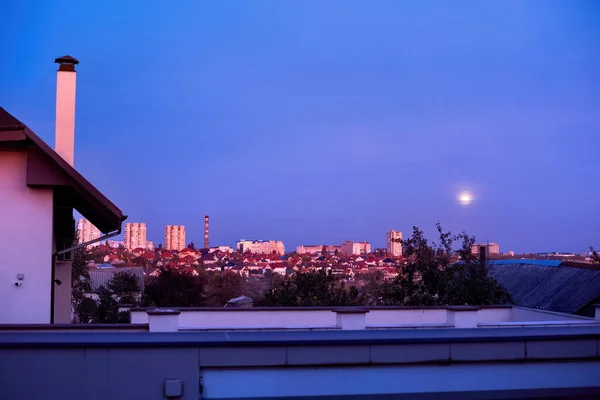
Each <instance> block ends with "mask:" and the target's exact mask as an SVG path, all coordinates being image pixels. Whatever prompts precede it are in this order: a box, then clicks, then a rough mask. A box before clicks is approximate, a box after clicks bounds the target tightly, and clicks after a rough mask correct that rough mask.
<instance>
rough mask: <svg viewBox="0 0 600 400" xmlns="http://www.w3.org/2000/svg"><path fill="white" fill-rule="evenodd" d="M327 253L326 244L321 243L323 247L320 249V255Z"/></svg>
mask: <svg viewBox="0 0 600 400" xmlns="http://www.w3.org/2000/svg"><path fill="white" fill-rule="evenodd" d="M327 254H329V252H328V251H327V246H325V245H323V248H322V249H321V255H322V256H326V255H327Z"/></svg>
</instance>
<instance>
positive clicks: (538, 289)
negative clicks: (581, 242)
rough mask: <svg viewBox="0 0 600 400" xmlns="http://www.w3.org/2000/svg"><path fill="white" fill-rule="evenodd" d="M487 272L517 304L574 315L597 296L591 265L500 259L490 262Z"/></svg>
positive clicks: (599, 283) (598, 281)
mask: <svg viewBox="0 0 600 400" xmlns="http://www.w3.org/2000/svg"><path fill="white" fill-rule="evenodd" d="M510 261H514V263H512V264H511V263H510ZM539 261H547V262H544V263H540V262H539ZM548 261H549V262H548ZM490 273H491V275H492V276H493V277H494V278H495V279H496V280H497V281H498V282H499V283H501V284H502V285H503V286H504V287H505V288H506V290H508V292H509V293H510V295H511V296H512V298H513V302H514V304H515V305H517V306H521V307H528V308H537V309H540V310H548V311H556V312H563V313H569V314H574V313H577V312H579V311H580V310H582V309H583V308H584V307H585V306H587V305H588V304H589V303H591V302H593V301H595V299H597V298H598V297H600V269H597V268H594V266H593V265H591V264H587V265H584V266H570V265H568V264H567V265H564V264H561V263H560V262H558V265H557V264H556V262H554V261H551V260H502V262H498V261H491V262H490Z"/></svg>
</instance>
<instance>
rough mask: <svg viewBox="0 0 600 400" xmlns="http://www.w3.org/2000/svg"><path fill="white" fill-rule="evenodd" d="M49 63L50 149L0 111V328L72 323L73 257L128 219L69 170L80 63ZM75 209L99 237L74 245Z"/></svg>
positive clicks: (67, 59) (67, 60)
mask: <svg viewBox="0 0 600 400" xmlns="http://www.w3.org/2000/svg"><path fill="white" fill-rule="evenodd" d="M55 61H56V63H58V64H59V68H58V73H57V92H56V132H55V147H54V148H51V147H50V146H49V145H48V144H46V143H45V142H44V141H43V140H42V139H40V137H39V136H38V135H36V134H35V133H34V132H33V131H32V130H31V129H30V128H29V127H28V126H27V125H26V124H24V123H23V122H21V121H20V120H18V119H17V118H16V117H14V116H13V115H12V114H10V113H9V112H8V111H6V110H5V109H4V108H1V107H0V188H1V189H0V237H2V240H1V241H0V266H1V267H0V282H3V284H4V285H5V286H4V287H3V289H1V290H0V303H1V304H2V312H0V324H1V323H5V324H6V323H38V324H41V323H70V322H71V264H72V260H73V252H74V251H75V250H76V249H77V248H80V247H86V246H89V245H91V244H95V243H99V242H100V241H106V240H107V239H108V238H110V237H112V236H116V235H117V234H119V233H121V224H122V222H123V221H124V220H125V218H126V216H125V215H123V213H122V212H121V210H120V209H119V208H118V207H117V206H115V205H114V204H113V203H112V202H111V201H110V200H109V199H108V198H107V197H106V196H104V195H103V194H102V193H101V192H100V191H99V190H98V189H96V188H95V187H94V186H93V185H92V184H91V183H90V182H89V181H88V180H86V179H85V178H84V177H83V176H82V175H81V174H80V173H79V172H77V170H76V169H75V168H74V167H73V165H74V141H75V128H74V127H75V82H76V72H75V66H76V65H77V64H78V63H79V61H77V60H76V59H74V58H73V57H69V56H65V57H60V58H57V59H56V60H55ZM74 210H76V211H77V212H79V213H80V214H81V215H82V216H83V217H84V218H85V219H87V220H88V221H90V222H91V223H92V224H93V225H94V226H95V227H96V228H98V230H100V232H101V233H102V236H101V237H100V238H98V239H94V240H92V241H89V242H87V243H82V244H74V243H75V238H74V236H75V221H74V219H73V211H74ZM16 254H18V255H19V256H18V262H15V255H16Z"/></svg>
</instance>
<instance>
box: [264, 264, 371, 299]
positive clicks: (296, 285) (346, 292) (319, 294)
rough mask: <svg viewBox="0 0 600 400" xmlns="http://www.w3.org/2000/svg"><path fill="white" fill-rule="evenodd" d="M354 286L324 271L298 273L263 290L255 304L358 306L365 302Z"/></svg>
mask: <svg viewBox="0 0 600 400" xmlns="http://www.w3.org/2000/svg"><path fill="white" fill-rule="evenodd" d="M365 300H366V299H365V298H364V296H362V295H361V294H360V293H359V292H358V290H357V289H356V288H355V287H350V288H347V287H346V286H345V283H344V282H338V280H337V279H336V278H335V277H334V276H333V275H332V274H331V272H329V273H326V272H325V271H324V270H318V271H311V272H306V273H297V274H294V275H292V276H291V277H286V278H285V279H284V280H283V281H282V282H281V283H279V284H277V285H275V286H274V287H273V288H271V289H269V290H267V291H265V293H264V296H263V298H262V299H261V301H260V302H259V304H257V305H264V306H276V307H300V306H302V307H314V306H358V305H362V304H364V302H365Z"/></svg>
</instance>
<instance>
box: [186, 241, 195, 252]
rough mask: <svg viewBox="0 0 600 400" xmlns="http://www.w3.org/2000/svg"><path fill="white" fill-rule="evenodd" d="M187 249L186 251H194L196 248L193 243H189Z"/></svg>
mask: <svg viewBox="0 0 600 400" xmlns="http://www.w3.org/2000/svg"><path fill="white" fill-rule="evenodd" d="M187 247H188V249H192V250H195V249H196V247H195V246H194V242H190V244H188V246H187Z"/></svg>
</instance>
